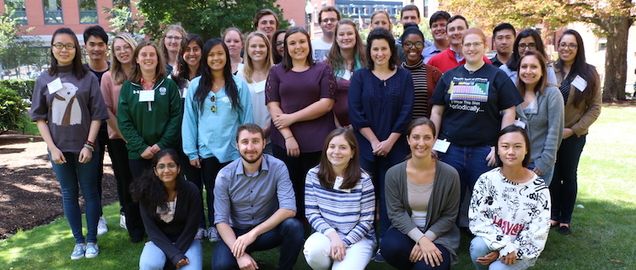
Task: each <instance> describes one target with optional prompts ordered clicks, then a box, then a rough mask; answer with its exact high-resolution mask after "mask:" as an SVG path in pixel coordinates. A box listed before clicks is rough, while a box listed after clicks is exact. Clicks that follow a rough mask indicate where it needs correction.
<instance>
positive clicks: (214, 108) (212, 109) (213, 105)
mask: <svg viewBox="0 0 636 270" xmlns="http://www.w3.org/2000/svg"><path fill="white" fill-rule="evenodd" d="M210 101H212V107H210V110H211V111H212V112H213V113H216V96H215V95H212V97H210Z"/></svg>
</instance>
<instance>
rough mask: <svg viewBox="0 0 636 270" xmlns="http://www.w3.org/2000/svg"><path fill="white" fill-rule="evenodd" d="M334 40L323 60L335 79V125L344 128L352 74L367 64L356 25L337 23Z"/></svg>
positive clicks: (346, 21)
mask: <svg viewBox="0 0 636 270" xmlns="http://www.w3.org/2000/svg"><path fill="white" fill-rule="evenodd" d="M334 35H335V37H336V40H335V42H334V43H333V46H331V50H330V51H329V55H328V56H327V59H326V60H325V61H326V62H327V64H329V66H330V67H331V70H332V71H333V74H334V76H335V77H336V101H335V103H334V105H333V113H334V116H335V118H336V121H337V122H336V125H337V126H340V127H346V126H349V125H351V123H350V121H349V106H348V105H349V104H348V103H349V102H348V96H349V85H350V84H351V82H350V80H351V76H352V75H353V72H354V71H356V70H358V69H361V68H362V67H363V65H364V64H366V62H367V57H366V54H365V52H364V49H365V46H364V43H362V38H360V34H359V33H358V27H357V26H356V24H355V23H354V22H353V21H351V20H348V19H344V20H340V21H338V24H336V30H335V34H334Z"/></svg>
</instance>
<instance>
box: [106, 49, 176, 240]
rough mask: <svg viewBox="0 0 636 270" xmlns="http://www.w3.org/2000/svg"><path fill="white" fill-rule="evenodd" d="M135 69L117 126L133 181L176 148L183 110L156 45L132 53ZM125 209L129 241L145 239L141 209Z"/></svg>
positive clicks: (121, 96)
mask: <svg viewBox="0 0 636 270" xmlns="http://www.w3.org/2000/svg"><path fill="white" fill-rule="evenodd" d="M133 59H135V67H134V69H133V73H132V74H131V76H130V77H129V80H127V81H125V82H124V85H123V86H122V87H121V92H120V94H119V105H118V109H117V124H118V125H119V129H120V130H121V132H122V135H123V136H124V140H126V148H127V149H128V165H129V166H130V172H131V174H132V176H133V182H134V181H135V180H136V179H138V178H139V177H141V176H142V175H143V173H144V171H146V170H148V169H150V167H151V165H152V162H151V160H152V158H153V156H154V155H155V154H157V153H158V152H159V151H160V150H161V149H165V148H176V147H177V146H178V140H179V139H178V138H179V124H180V120H181V114H182V107H181V97H180V93H179V88H178V86H177V84H176V83H174V81H172V80H171V79H168V78H167V73H166V66H165V64H164V62H163V57H162V56H161V55H160V54H159V50H158V49H157V46H156V45H154V44H153V43H150V42H145V41H144V42H141V43H140V44H139V45H138V46H137V48H135V52H134V53H133ZM125 210H126V219H127V220H126V226H127V229H128V234H129V235H130V240H131V241H132V242H134V243H136V242H140V241H141V240H143V236H144V227H143V223H142V220H141V216H140V215H139V207H138V205H137V204H136V203H132V204H131V205H130V206H129V208H127V209H125Z"/></svg>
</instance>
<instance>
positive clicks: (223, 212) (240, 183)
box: [212, 124, 304, 270]
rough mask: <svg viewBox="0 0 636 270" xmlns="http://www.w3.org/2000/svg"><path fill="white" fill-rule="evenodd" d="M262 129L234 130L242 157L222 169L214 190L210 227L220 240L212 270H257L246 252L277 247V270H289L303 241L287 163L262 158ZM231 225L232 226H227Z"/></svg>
mask: <svg viewBox="0 0 636 270" xmlns="http://www.w3.org/2000/svg"><path fill="white" fill-rule="evenodd" d="M264 137H265V136H264V133H263V130H262V129H261V128H260V127H259V126H258V125H255V124H245V125H242V126H240V127H239V128H238V131H237V140H236V141H237V143H236V144H237V148H238V149H239V153H240V154H241V158H239V159H237V160H234V161H233V162H231V163H230V164H228V165H227V166H225V167H224V168H223V169H221V171H220V172H219V174H218V175H217V177H216V183H215V185H214V224H215V225H216V228H217V230H218V232H219V235H220V236H221V239H222V240H223V241H219V243H218V245H217V246H216V249H215V251H214V255H213V256H212V269H215V270H218V269H221V270H223V269H239V268H240V269H244V268H247V269H250V268H251V269H256V268H257V267H258V266H257V264H256V261H255V260H254V258H252V256H251V255H250V253H252V252H253V251H261V250H268V249H272V248H274V247H277V246H280V250H281V252H280V258H279V262H278V264H279V266H278V269H292V268H293V267H294V264H295V263H296V259H297V258H298V253H299V252H300V249H301V248H302V246H303V242H304V239H303V237H304V229H303V226H302V224H301V223H300V221H298V220H297V219H295V218H293V217H294V215H296V201H295V197H294V191H293V188H292V184H291V181H290V180H289V173H288V172H287V167H285V164H284V163H283V162H282V161H280V160H278V159H276V158H274V157H272V156H270V155H264V154H263V149H264V148H265V140H264ZM230 220H231V221H232V223H231V225H230Z"/></svg>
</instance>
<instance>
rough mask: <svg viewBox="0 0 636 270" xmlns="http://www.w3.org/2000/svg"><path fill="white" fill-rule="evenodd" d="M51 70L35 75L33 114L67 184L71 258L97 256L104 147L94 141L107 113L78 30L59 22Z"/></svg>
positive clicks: (65, 202) (58, 174)
mask: <svg viewBox="0 0 636 270" xmlns="http://www.w3.org/2000/svg"><path fill="white" fill-rule="evenodd" d="M50 53H51V62H50V67H49V70H48V72H42V74H40V76H38V78H37V80H36V81H35V88H34V89H33V98H32V100H31V110H30V112H29V114H30V116H31V119H32V120H33V121H35V122H37V127H38V131H39V132H40V135H42V139H44V142H46V146H47V150H48V152H49V158H50V160H51V165H52V166H53V172H54V173H55V177H56V178H57V181H58V182H59V183H60V189H61V190H62V206H63V207H64V216H65V217H66V220H67V221H68V224H69V226H70V227H71V232H72V233H73V237H74V238H75V246H74V248H73V252H72V253H71V259H72V260H77V259H80V258H83V257H86V258H94V257H96V256H97V255H98V254H99V248H98V246H97V221H98V220H99V215H100V213H99V209H100V207H101V199H100V197H99V194H98V192H97V180H96V177H97V174H98V170H99V168H98V167H99V159H100V157H99V149H98V147H99V146H98V145H97V144H95V139H96V138H97V132H98V131H99V127H100V125H101V121H102V120H105V119H108V112H107V110H106V105H105V104H104V100H103V99H102V95H101V93H100V91H99V83H98V82H97V77H95V75H93V73H91V72H89V71H88V69H86V68H85V67H83V66H82V54H81V52H80V45H79V42H78V41H77V36H76V35H75V33H73V30H71V29H69V28H59V29H57V30H56V31H55V32H54V33H53V37H52V38H51V51H50ZM79 190H81V191H82V196H83V197H84V201H85V203H86V225H87V226H86V227H87V229H88V230H87V234H86V237H84V233H83V232H82V211H81V209H80V206H79Z"/></svg>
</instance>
